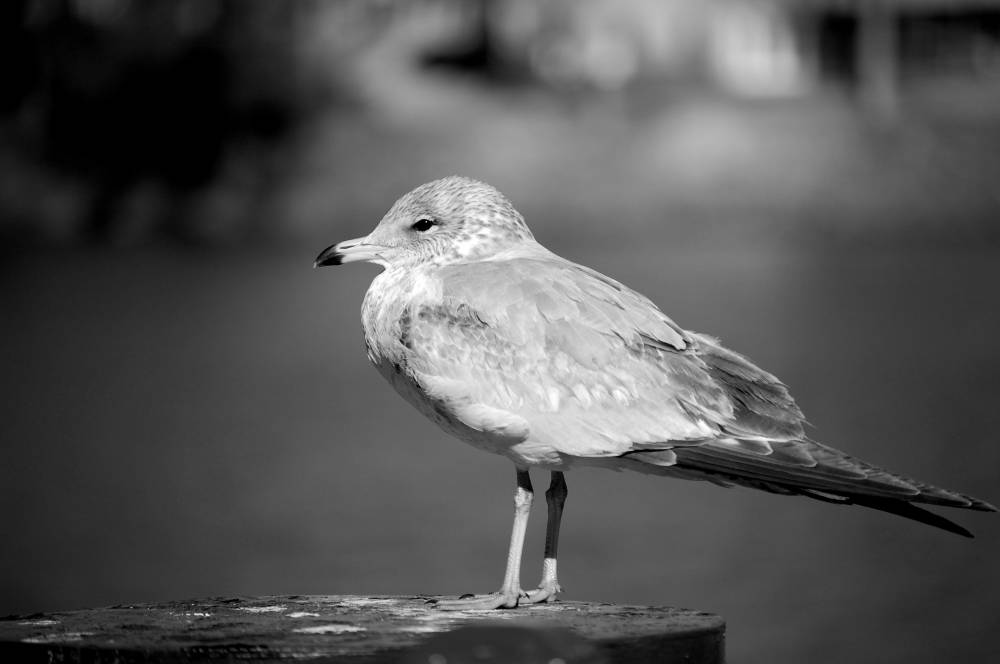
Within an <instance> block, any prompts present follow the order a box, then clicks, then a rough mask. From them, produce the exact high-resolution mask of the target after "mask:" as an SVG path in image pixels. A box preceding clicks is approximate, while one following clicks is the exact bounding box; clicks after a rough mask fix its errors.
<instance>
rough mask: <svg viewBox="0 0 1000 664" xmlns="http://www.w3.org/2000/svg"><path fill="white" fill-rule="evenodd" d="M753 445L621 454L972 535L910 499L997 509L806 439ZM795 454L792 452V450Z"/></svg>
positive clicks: (722, 442) (714, 443)
mask: <svg viewBox="0 0 1000 664" xmlns="http://www.w3.org/2000/svg"><path fill="white" fill-rule="evenodd" d="M756 442H757V444H753V445H752V444H748V441H741V440H739V439H719V440H709V441H705V442H703V443H702V444H700V445H684V446H675V447H672V448H667V449H663V450H648V449H647V450H642V451H638V452H631V453H628V454H626V455H623V456H625V457H626V458H628V459H630V460H633V461H637V462H640V463H642V464H643V465H647V464H648V465H650V466H659V467H661V468H663V470H664V471H667V474H676V473H677V472H678V471H679V472H680V473H683V474H685V475H687V476H693V477H699V476H700V477H702V478H704V479H709V480H711V481H715V482H716V483H720V484H738V485H741V486H746V487H750V488H753V489H758V490H762V491H769V492H771V493H779V494H785V495H802V496H807V497H809V498H813V499H815V500H821V501H825V502H832V503H838V504H841V505H860V506H862V507H868V508H870V509H875V510H879V511H882V512H888V513H890V514H895V515H897V516H901V517H904V518H907V519H912V520H914V521H919V522H920V523H924V524H927V525H929V526H934V527H936V528H941V529H942V530H947V531H948V532H952V533H955V534H957V535H962V536H963V537H972V534H971V533H970V532H969V531H968V530H966V529H965V528H963V527H961V526H959V525H958V524H956V523H954V522H952V521H949V520H948V519H946V518H944V517H942V516H939V515H938V514H935V513H934V512H930V511H928V510H925V509H921V508H920V507H917V506H916V505H914V504H913V503H924V504H931V505H937V506H942V507H955V508H960V509H970V510H977V511H982V512H995V511H997V508H996V507H994V506H993V505H991V504H990V503H988V502H986V501H983V500H979V499H977V498H973V497H972V496H968V495H965V494H962V493H958V492H955V491H949V490H947V489H942V488H940V487H936V486H933V485H931V484H926V483H924V482H920V481H917V480H914V479H912V478H909V477H904V476H902V475H897V474H895V473H890V472H889V471H886V470H883V469H882V468H879V467H877V466H874V465H872V464H869V463H867V462H864V461H862V460H860V459H857V458H854V457H851V456H849V455H847V454H844V453H843V452H841V451H839V450H836V449H834V448H832V447H827V446H825V445H820V444H819V443H815V442H813V441H810V440H808V439H802V440H798V441H772V442H770V443H769V444H767V445H763V446H762V445H761V444H760V443H759V441H756ZM785 446H788V448H787V449H786V448H785ZM793 451H794V452H796V454H792V453H791V452H793ZM668 469H669V470H668Z"/></svg>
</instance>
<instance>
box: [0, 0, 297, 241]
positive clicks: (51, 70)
mask: <svg viewBox="0 0 1000 664" xmlns="http://www.w3.org/2000/svg"><path fill="white" fill-rule="evenodd" d="M33 4H34V5H36V7H35V9H34V15H33V16H32V17H30V18H31V21H30V23H31V25H30V26H29V28H24V27H20V26H24V25H25V23H26V18H27V17H26V16H25V14H26V11H25V6H26V5H25V3H14V6H15V7H16V9H8V8H5V10H4V11H6V12H8V13H10V12H13V11H18V12H19V15H18V16H16V17H15V19H16V20H14V21H12V23H13V25H15V26H19V30H20V32H19V33H18V34H19V35H21V37H22V38H21V39H20V40H12V42H11V44H12V45H7V46H5V47H6V48H9V49H13V48H17V49H20V50H25V51H31V50H32V48H30V47H29V46H27V45H26V44H25V42H28V43H30V44H31V45H32V46H35V47H37V51H38V53H39V54H40V57H39V60H40V63H41V71H42V72H43V75H42V76H41V77H38V76H33V75H32V70H31V68H30V66H29V67H24V68H21V70H20V75H19V76H18V77H17V78H18V80H23V81H28V82H30V83H32V85H20V86H18V87H16V88H12V89H7V88H5V93H6V95H7V97H11V96H14V95H15V93H16V96H17V97H18V98H17V99H7V98H5V99H4V106H5V107H11V106H13V105H14V104H15V102H20V101H21V99H22V98H23V97H25V96H27V95H28V94H29V93H30V94H31V95H33V96H34V97H35V99H34V102H33V103H34V110H35V113H36V116H37V117H36V122H35V124H36V132H37V141H35V143H34V147H33V149H34V150H35V151H37V154H38V155H39V156H40V158H41V159H42V160H43V161H44V163H46V164H48V165H50V166H53V167H55V168H57V169H59V170H60V171H62V172H63V173H66V174H70V175H72V176H74V177H77V178H83V179H84V180H86V181H88V182H90V183H91V185H92V188H93V195H92V197H91V198H90V203H89V206H88V209H87V211H86V213H85V214H84V217H85V221H84V228H85V231H86V233H87V234H89V235H90V237H92V238H93V239H95V240H99V241H104V240H107V239H109V238H111V237H113V236H114V235H115V234H116V229H117V227H118V226H119V225H120V224H121V223H122V220H121V219H120V215H119V214H118V207H119V204H120V202H121V201H122V199H123V198H124V197H125V196H127V195H128V194H129V193H130V192H132V191H133V190H134V189H135V188H136V187H137V186H139V185H140V184H144V183H153V184H156V185H159V186H162V188H163V189H164V191H165V196H166V198H167V205H166V210H165V212H164V215H163V218H162V219H161V223H162V227H163V229H164V230H166V231H167V232H169V233H170V234H172V235H176V236H180V237H184V236H187V235H189V234H190V229H188V228H187V227H186V226H185V214H184V208H185V206H184V203H185V201H186V198H187V197H188V196H189V195H190V194H191V193H193V192H196V191H199V190H201V189H202V188H204V187H205V186H206V185H208V184H209V183H211V182H212V181H213V179H214V178H215V177H216V176H217V174H218V173H219V169H220V165H221V163H222V160H223V158H224V156H225V154H226V150H227V149H228V148H229V146H231V145H233V144H240V143H245V142H247V141H263V142H267V141H273V140H275V139H277V138H280V137H282V136H283V135H284V134H286V133H287V132H288V131H289V130H290V128H291V127H292V126H293V125H294V123H295V120H296V115H297V113H298V110H299V109H298V108H297V106H296V96H295V95H294V94H293V90H292V89H291V87H290V81H291V78H290V77H289V75H288V74H289V72H288V71H287V64H288V59H289V58H288V56H287V53H286V51H287V50H288V49H289V46H288V42H287V41H285V40H283V39H275V38H274V37H273V36H270V35H267V34H266V33H265V32H264V30H265V29H266V30H268V31H277V32H278V33H279V34H280V33H288V31H289V29H290V17H291V13H292V9H291V7H290V6H288V5H285V4H284V3H282V4H281V5H280V6H278V7H274V6H273V5H271V6H270V7H265V4H264V3H261V2H234V1H232V0H198V1H195V0H182V1H175V0H144V1H143V2H127V1H125V0H119V1H106V0H100V1H98V0H75V1H70V0H52V1H50V2H37V3H33ZM39 7H42V8H44V11H42V9H39ZM284 36H288V35H287V34H285V35H284ZM5 60H7V59H6V58H5ZM27 61H28V62H31V59H30V58H28V59H27ZM31 149H32V148H29V153H30V151H31Z"/></svg>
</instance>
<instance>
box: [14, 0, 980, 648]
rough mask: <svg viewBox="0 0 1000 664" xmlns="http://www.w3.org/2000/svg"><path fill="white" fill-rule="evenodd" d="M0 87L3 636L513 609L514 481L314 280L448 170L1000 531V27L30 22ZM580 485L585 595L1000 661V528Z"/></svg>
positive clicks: (613, 0)
mask: <svg viewBox="0 0 1000 664" xmlns="http://www.w3.org/2000/svg"><path fill="white" fill-rule="evenodd" d="M0 71H2V85H0V284H2V288H0V311H2V312H3V313H2V315H3V325H2V326H0V354H2V356H3V361H2V371H0V396H2V399H0V444H2V448H0V449H2V453H0V499H2V501H3V505H4V506H5V508H4V517H3V520H2V524H3V536H2V545H0V615H4V614H11V613H30V612H34V611H44V610H57V609H72V608H82V607H89V606H99V605H108V604H116V603H128V602H152V601H157V600H166V599H181V598H190V597H202V596H215V595H234V594H240V595H258V594H279V593H285V594H291V593H302V594H306V593H313V594H319V593H397V594H406V593H434V594H438V593H440V594H454V595H457V594H461V593H465V592H484V591H488V590H493V589H495V587H496V586H497V585H498V584H499V582H500V576H501V574H502V568H503V564H504V558H505V552H506V546H507V539H508V534H509V528H510V518H511V500H512V492H513V484H514V472H513V469H512V468H511V467H510V464H509V463H508V462H507V461H505V460H503V459H501V458H500V457H493V456H490V455H486V454H482V453H480V452H477V451H475V450H473V449H472V448H470V447H467V446H465V445H463V444H460V443H458V442H457V441H454V440H452V439H449V438H447V437H446V436H445V435H444V434H443V433H440V432H439V431H438V430H437V429H436V428H435V426H434V425H433V424H431V423H429V422H427V421H424V420H423V419H422V417H421V416H420V415H418V414H417V413H416V412H415V411H413V410H412V409H411V408H410V407H409V406H407V405H406V404H405V403H404V402H403V401H402V400H401V399H399V398H398V397H397V396H396V395H395V394H393V393H392V392H391V390H390V388H389V387H388V386H387V385H385V384H384V383H383V382H382V381H381V379H380V378H379V377H378V375H377V374H376V372H375V371H374V370H372V369H371V367H369V366H368V365H367V361H366V359H365V353H364V347H363V342H362V338H361V330H360V316H359V308H360V304H361V299H362V297H363V294H364V291H365V289H366V288H367V285H368V283H369V282H370V280H371V279H372V278H373V277H374V275H375V274H376V271H377V268H374V267H372V266H367V265H366V266H350V267H348V268H343V269H326V270H322V271H314V270H312V269H311V265H312V260H313V258H314V257H315V255H316V254H317V253H318V252H319V250H321V249H322V248H324V247H325V246H327V245H329V244H331V243H333V242H335V241H338V240H341V239H345V238H350V237H356V236H359V235H362V234H364V233H367V232H368V231H369V229H370V228H371V227H372V226H374V225H375V224H376V223H377V222H378V220H379V219H380V218H381V216H382V214H383V213H384V212H385V210H387V209H388V207H389V206H390V205H391V204H392V202H393V201H394V200H395V199H396V198H397V197H398V196H399V195H401V194H402V193H404V192H406V191H408V190H409V189H411V188H413V187H414V186H416V185H418V184H420V183H422V182H425V181H427V180H431V179H434V178H437V177H441V176H445V175H449V174H453V173H460V174H464V175H469V176H473V177H476V178H479V179H483V180H486V181H488V182H490V183H492V184H494V185H496V186H497V187H499V188H500V189H501V190H502V191H504V192H505V193H506V194H507V195H508V196H509V197H510V198H511V199H512V200H513V201H514V203H515V205H517V207H518V208H519V209H520V210H521V212H522V213H524V215H525V216H526V218H527V219H528V222H529V223H530V225H531V227H532V229H533V230H534V232H535V234H536V236H537V237H538V239H539V240H540V241H541V242H542V243H543V244H546V245H547V246H549V247H550V248H551V249H553V250H554V251H556V252H558V253H560V254H562V255H564V256H566V257H568V258H570V259H572V260H575V261H578V262H581V263H584V264H587V265H590V266H592V267H594V268H596V269H599V270H601V271H603V272H605V273H607V274H609V275H611V276H613V277H615V278H617V279H619V280H622V281H624V282H625V283H628V284H629V285H631V286H632V287H634V288H636V289H637V290H639V291H641V292H643V293H646V294H647V295H649V296H650V297H651V298H652V299H653V300H655V301H656V302H658V303H659V304H660V305H661V307H662V308H663V309H664V310H665V311H666V312H667V313H668V314H670V315H671V316H672V317H673V318H674V319H675V320H677V321H678V322H679V323H680V324H681V325H683V326H685V327H687V328H689V329H695V330H700V331H704V332H708V333H711V334H714V335H719V336H721V337H722V338H723V341H724V342H726V343H727V344H728V345H730V346H731V347H733V348H735V349H737V350H739V351H741V352H744V353H746V354H748V355H749V356H750V357H752V358H754V359H755V360H756V361H758V362H759V363H760V364H762V365H763V366H764V367H765V368H768V369H769V370H771V371H773V372H775V373H777V374H778V375H779V376H781V377H782V378H783V379H784V380H785V381H786V382H787V383H788V384H790V385H791V387H792V388H793V391H794V393H795V394H796V395H797V398H798V401H799V403H800V405H801V406H802V407H803V408H804V410H805V411H806V413H807V415H808V416H809V418H810V421H811V422H812V423H813V425H815V429H814V430H813V432H812V436H813V437H814V438H816V439H817V440H820V441H822V442H825V443H828V444H831V445H834V446H837V447H841V448H843V449H846V450H848V451H849V452H852V453H854V454H857V455H859V456H862V457H864V458H866V459H868V460H870V461H872V462H874V463H878V464H881V465H885V466H888V467H889V468H891V469H893V470H895V471H897V472H901V473H904V474H908V475H912V476H915V477H919V478H921V479H924V480H926V481H929V482H933V483H936V484H940V485H943V486H946V487H949V488H952V489H957V490H960V491H964V492H968V493H971V494H974V495H976V496H978V497H981V498H984V499H986V500H991V501H993V502H997V501H1000V445H998V444H997V441H996V436H997V432H998V431H1000V409H998V408H997V407H996V403H997V399H998V396H1000V345H998V343H997V338H998V335H1000V306H998V304H1000V303H998V296H997V292H998V285H1000V216H998V212H1000V181H998V176H1000V2H996V1H995V0H978V1H976V0H957V1H956V0H948V1H946V0H885V1H882V2H862V1H860V0H859V1H849V0H810V1H805V0H799V1H796V2H792V1H791V0H787V1H783V0H715V1H712V2H706V1H703V0H628V1H624V0H585V1H584V0H579V1H573V0H544V1H542V0H539V1H532V0H493V1H489V0H480V1H478V2H470V1H460V0H420V1H417V0H411V1H406V0H382V1H370V2H363V1H360V0H355V1H348V0H343V1H333V0H331V1H326V2H324V1H320V0H296V1H294V2H268V1H266V0H239V1H236V0H141V1H140V0H131V1H130V0H6V2H4V3H2V5H0ZM568 482H569V487H570V499H569V502H568V505H567V512H566V518H565V520H564V526H563V546H562V550H561V554H562V556H561V559H560V567H561V569H560V572H561V577H562V581H563V585H564V587H565V595H564V596H565V598H566V599H572V600H593V601H606V602H619V603H633V604H672V605H678V606H687V607H691V608H697V609H703V610H708V611H714V612H717V613H720V614H722V615H723V616H725V618H726V619H727V620H728V623H729V636H728V648H729V652H730V657H731V659H732V660H733V661H737V662H802V661H808V662H812V663H814V664H821V663H826V662H830V663H832V662H844V661H880V662H904V661H905V662H908V663H911V664H912V663H916V662H940V661H954V662H971V661H986V660H987V659H989V656H990V654H991V653H992V654H995V652H996V649H997V646H996V643H995V642H994V640H995V639H996V635H997V633H998V628H1000V567H998V566H997V564H996V561H997V560H998V559H1000V518H998V517H997V516H996V515H988V514H985V515H984V514H979V513H971V512H970V513H960V512H956V511H951V512H950V513H949V514H948V516H949V517H953V518H954V519H956V520H957V521H960V522H961V523H963V524H964V525H966V526H967V527H969V528H970V529H972V530H973V531H975V532H976V533H977V535H978V538H977V539H976V540H975V541H967V540H963V539H961V538H957V537H954V536H951V535H949V534H947V533H943V532H938V531H935V530H932V529H929V528H927V527H925V526H922V525H920V524H915V523H912V522H908V521H905V520H902V519H897V518H894V517H891V516H888V515H884V514H880V513H875V512H869V511H866V510H862V509H860V508H836V507H833V506H829V505H823V504H820V503H816V502H813V501H808V500H805V499H789V498H782V497H776V496H771V495H766V494H761V493H755V492H751V491H749V490H743V489H732V490H728V491H724V490H721V489H718V488H715V487H711V486H707V485H705V486H703V485H701V484H696V483H687V482H679V481H664V480H662V479H658V478H653V477H645V476H639V475H619V474H614V473H607V472H603V473H602V472H600V471H596V470H595V471H579V472H574V473H571V474H570V475H569V477H568ZM535 483H536V488H537V489H540V490H541V489H543V488H544V487H545V486H546V484H547V477H546V476H545V475H544V474H543V473H536V475H535ZM543 517H544V510H541V511H540V513H536V515H535V519H534V520H533V522H532V524H531V530H530V531H529V541H528V545H527V549H526V556H525V573H524V583H525V585H526V587H527V586H529V585H530V584H533V583H534V582H535V581H536V578H535V577H536V575H539V574H540V561H541V550H542V533H543V532H544V518H543Z"/></svg>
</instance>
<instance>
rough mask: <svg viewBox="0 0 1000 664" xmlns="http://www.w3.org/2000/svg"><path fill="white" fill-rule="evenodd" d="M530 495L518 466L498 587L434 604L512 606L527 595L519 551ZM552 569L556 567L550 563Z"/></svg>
mask: <svg viewBox="0 0 1000 664" xmlns="http://www.w3.org/2000/svg"><path fill="white" fill-rule="evenodd" d="M533 495H534V494H533V493H532V488H531V476H530V475H528V470H527V469H526V468H518V469H517V489H516V491H515V492H514V528H513V530H512V531H511V534H510V549H509V550H508V551H507V571H506V572H505V573H504V576H503V586H502V587H501V588H500V590H499V591H498V592H495V593H490V594H488V595H476V596H473V597H468V598H465V597H461V598H459V599H441V600H436V601H435V602H434V604H435V605H436V606H437V608H439V609H446V610H449V611H464V610H469V609H513V608H514V607H516V606H517V604H518V602H519V601H520V600H521V599H523V598H526V597H527V593H525V592H524V591H523V590H521V551H522V550H523V549H524V531H525V529H526V528H527V526H528V515H529V514H530V513H531V499H532V497H533ZM546 495H548V494H546ZM546 550H548V546H546ZM554 573H555V567H553V574H554ZM554 579H555V576H553V580H554Z"/></svg>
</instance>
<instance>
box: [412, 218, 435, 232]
mask: <svg viewBox="0 0 1000 664" xmlns="http://www.w3.org/2000/svg"><path fill="white" fill-rule="evenodd" d="M436 225H437V223H436V222H435V221H434V220H433V219H418V220H417V221H415V222H413V225H412V226H410V228H412V229H413V230H415V231H417V232H419V233H426V232H427V231H429V230H430V229H431V228H433V227H434V226H436Z"/></svg>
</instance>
